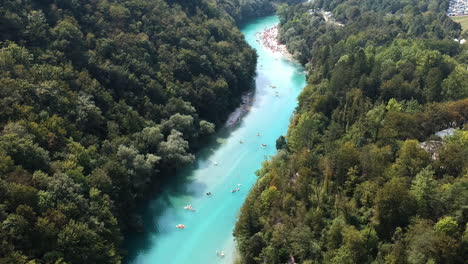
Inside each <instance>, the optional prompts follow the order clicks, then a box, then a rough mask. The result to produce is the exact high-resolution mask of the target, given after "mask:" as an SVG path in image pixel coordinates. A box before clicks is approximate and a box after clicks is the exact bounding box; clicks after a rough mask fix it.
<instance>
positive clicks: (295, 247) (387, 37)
mask: <svg viewBox="0 0 468 264" xmlns="http://www.w3.org/2000/svg"><path fill="white" fill-rule="evenodd" d="M447 4H448V1H439V2H437V1H428V2H424V1H393V0H383V1H372V0H364V1H348V0H339V1H321V0H317V1H311V2H307V3H303V4H298V5H291V6H288V5H282V6H280V7H279V8H278V14H279V16H280V38H281V41H283V42H284V43H285V44H286V45H287V47H288V49H289V51H290V52H291V53H292V54H293V55H294V56H295V57H296V58H297V59H298V60H299V61H300V62H302V63H303V64H306V68H307V69H308V70H309V75H308V85H307V86H306V87H305V88H304V90H303V92H302V94H301V95H300V97H299V107H298V108H297V110H296V113H295V116H294V117H293V118H292V120H291V124H290V127H289V130H288V134H287V136H286V137H285V138H284V139H283V138H280V139H278V141H277V146H279V147H278V149H281V150H282V151H279V152H278V154H277V155H276V156H274V157H273V158H272V159H271V161H268V162H265V163H264V164H263V167H262V169H261V170H259V172H258V175H259V179H258V181H257V183H256V185H255V186H254V187H253V188H252V190H251V193H250V194H249V197H248V199H247V200H246V202H245V204H244V206H243V208H242V209H241V214H240V216H239V219H238V222H237V224H236V228H235V230H234V235H235V237H236V239H237V241H238V245H239V250H240V252H241V256H242V262H243V263H273V264H274V263H290V262H292V260H293V259H294V261H295V263H401V264H407V263H414V264H416V263H418V264H419V263H421V264H422V263H426V264H427V263H464V262H466V261H465V260H466V259H467V254H466V252H467V251H466V249H467V248H468V247H467V245H468V243H467V242H466V241H468V240H466V232H467V231H466V222H467V220H468V219H467V216H466V204H467V201H468V185H467V175H468V174H467V172H468V167H467V164H468V160H467V157H468V153H467V152H466V151H468V137H467V132H466V127H465V128H463V127H464V124H466V122H467V120H468V111H467V110H468V99H466V97H467V96H466V95H465V94H464V89H465V86H466V85H465V83H468V82H466V81H463V80H464V78H466V77H467V76H468V74H466V70H465V69H466V65H465V64H464V63H466V60H465V59H463V56H462V54H465V53H466V46H461V45H458V44H457V43H455V44H454V43H453V40H452V39H453V38H455V37H458V34H459V33H460V28H459V26H458V25H456V24H454V23H453V22H451V21H450V19H449V18H448V17H446V16H445V11H446V8H447ZM320 9H324V10H327V11H331V13H332V14H333V15H334V17H335V18H336V19H337V20H338V21H339V22H341V23H344V26H340V25H337V24H336V23H333V22H330V21H329V22H326V21H325V20H324V19H323V16H322V12H321V10H320ZM452 100H459V101H452ZM465 126H466V125H465ZM449 127H453V128H456V132H455V134H454V135H452V136H449V137H445V138H443V139H440V138H438V137H436V136H435V135H434V133H435V132H437V131H439V130H443V129H446V128H449ZM423 141H424V142H423ZM285 144H286V146H287V147H288V148H287V149H285V148H284V147H283V146H285ZM284 150H286V151H284ZM259 198H261V199H259ZM265 208H266V209H265ZM299 232H300V233H301V234H300V235H299V234H298V233H299ZM253 237H255V239H256V240H255V246H254V247H249V246H248V245H249V244H248V243H249V241H250V239H253ZM278 237H281V239H278ZM260 238H261V239H260ZM297 241H301V242H300V243H299V242H297ZM252 242H253V241H252Z"/></svg>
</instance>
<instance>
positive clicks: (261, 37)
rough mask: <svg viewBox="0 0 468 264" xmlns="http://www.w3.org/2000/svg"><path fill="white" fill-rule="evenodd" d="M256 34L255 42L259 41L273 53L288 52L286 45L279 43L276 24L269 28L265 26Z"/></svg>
mask: <svg viewBox="0 0 468 264" xmlns="http://www.w3.org/2000/svg"><path fill="white" fill-rule="evenodd" d="M257 34H258V39H257V42H259V43H261V44H262V45H263V46H265V47H266V48H267V49H269V50H270V51H272V52H275V53H281V54H288V49H287V48H286V46H285V45H282V44H280V43H279V40H278V26H277V25H276V26H274V27H271V28H266V29H265V30H264V31H262V32H259V33H257Z"/></svg>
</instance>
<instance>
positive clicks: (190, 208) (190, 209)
mask: <svg viewBox="0 0 468 264" xmlns="http://www.w3.org/2000/svg"><path fill="white" fill-rule="evenodd" d="M184 209H185V210H189V211H192V212H195V209H193V207H192V205H191V204H189V205H187V206H184Z"/></svg>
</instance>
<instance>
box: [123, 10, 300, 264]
mask: <svg viewBox="0 0 468 264" xmlns="http://www.w3.org/2000/svg"><path fill="white" fill-rule="evenodd" d="M277 23H278V18H277V17H276V16H269V17H264V18H261V19H257V20H254V21H252V22H251V23H249V24H246V25H244V26H243V27H242V29H241V31H242V33H243V34H244V35H245V39H246V41H247V42H248V43H249V45H250V46H252V47H253V48H254V49H256V50H257V53H258V55H259V58H258V65H257V77H256V80H255V82H256V89H255V93H254V101H253V104H252V106H251V107H250V111H249V112H248V113H247V114H246V115H245V116H244V117H243V119H242V120H241V122H240V123H239V124H237V125H236V126H234V127H232V128H228V127H226V128H224V129H222V130H221V131H220V132H218V134H217V135H215V138H216V139H215V140H214V142H213V143H212V144H209V145H207V146H206V147H204V148H203V149H202V150H201V151H200V153H197V160H196V161H195V164H194V165H193V166H191V167H190V168H187V169H185V170H183V171H182V172H181V173H179V175H177V176H175V177H174V179H173V180H172V182H171V183H169V184H168V186H167V187H165V188H164V191H163V192H162V193H158V194H155V196H156V198H154V200H152V201H150V202H149V203H148V206H147V207H146V209H145V227H146V228H147V230H146V231H147V232H146V233H145V234H140V235H133V236H131V238H129V239H128V240H127V244H129V246H128V250H129V258H128V259H127V260H126V263H129V264H159V263H161V264H162V263H164V264H199V263H200V264H202V263H203V264H212V263H232V262H233V259H234V257H235V250H234V248H235V244H234V239H233V236H232V231H233V228H234V225H235V222H236V217H237V216H238V213H239V209H240V207H241V206H242V204H243V202H244V200H245V198H246V196H247V194H248V192H249V190H250V188H251V187H252V186H253V184H254V183H255V181H256V179H257V176H256V175H255V171H256V170H258V169H259V168H260V167H261V165H262V162H263V161H264V160H265V159H267V158H268V157H270V156H272V155H274V154H275V152H276V148H275V142H276V139H277V138H278V137H279V136H280V135H284V134H285V133H286V132H287V128H288V125H289V122H290V118H291V115H292V113H293V111H294V109H295V108H296V106H297V97H298V95H299V93H300V92H301V90H302V88H303V87H304V86H305V76H304V75H303V71H304V69H303V67H302V66H301V65H299V64H297V63H294V62H290V61H288V60H286V59H285V58H284V57H282V56H281V55H280V54H273V53H272V52H271V51H269V50H267V49H266V48H265V47H263V46H262V45H261V44H260V43H259V42H257V36H256V33H258V32H261V31H263V30H264V29H265V28H267V27H271V26H274V25H275V24H277ZM271 86H276V88H272V87H271ZM276 92H278V93H277V94H278V96H276ZM258 133H259V135H258ZM240 141H242V142H243V143H240ZM262 144H266V145H267V146H266V147H263V146H262ZM238 186H239V189H240V191H237V192H235V193H232V192H231V190H233V189H235V188H237V187H238ZM207 192H211V193H212V195H211V196H207V195H206V194H205V193H207ZM187 204H191V205H192V207H193V209H195V210H196V211H194V212H192V211H189V210H184V206H186V205H187ZM178 224H184V225H185V229H178V228H176V225H178ZM216 251H224V254H225V256H224V257H219V256H217V255H216Z"/></svg>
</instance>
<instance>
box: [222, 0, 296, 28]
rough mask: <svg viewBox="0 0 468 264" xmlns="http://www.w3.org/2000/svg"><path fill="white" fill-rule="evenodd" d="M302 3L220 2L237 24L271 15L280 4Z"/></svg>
mask: <svg viewBox="0 0 468 264" xmlns="http://www.w3.org/2000/svg"><path fill="white" fill-rule="evenodd" d="M300 2H303V0H218V3H219V5H220V7H222V9H223V10H226V12H227V13H228V14H229V15H230V16H231V17H232V18H233V19H234V21H235V22H236V23H237V24H242V23H245V22H247V21H248V20H249V19H253V18H257V17H261V16H266V15H271V14H273V13H274V12H275V9H276V6H277V5H278V4H280V3H287V4H297V3H300Z"/></svg>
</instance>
